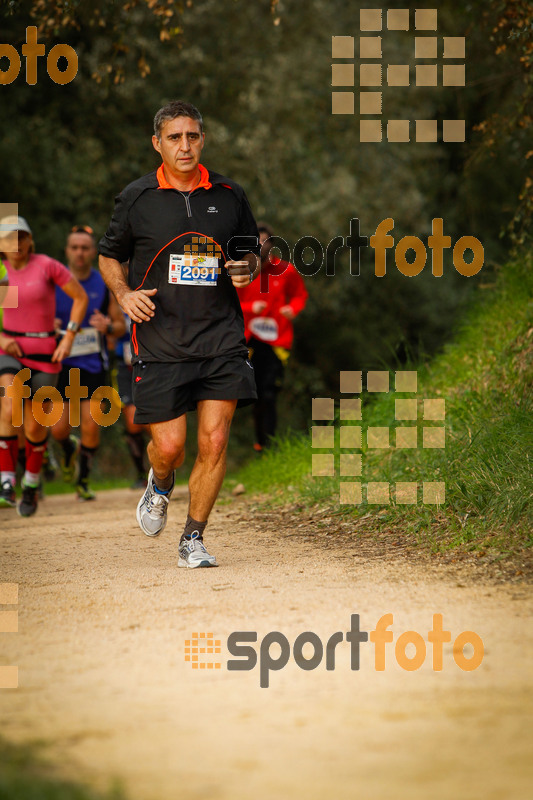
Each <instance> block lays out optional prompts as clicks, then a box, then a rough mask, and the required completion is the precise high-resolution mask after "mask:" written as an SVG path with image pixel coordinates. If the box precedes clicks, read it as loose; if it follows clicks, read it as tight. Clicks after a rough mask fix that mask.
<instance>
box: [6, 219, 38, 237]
mask: <svg viewBox="0 0 533 800" xmlns="http://www.w3.org/2000/svg"><path fill="white" fill-rule="evenodd" d="M12 231H25V233H30V234H31V228H30V226H29V225H28V223H27V222H26V220H25V219H24V217H17V216H16V215H13V216H11V217H4V218H3V219H0V236H4V235H5V234H6V233H11V232H12Z"/></svg>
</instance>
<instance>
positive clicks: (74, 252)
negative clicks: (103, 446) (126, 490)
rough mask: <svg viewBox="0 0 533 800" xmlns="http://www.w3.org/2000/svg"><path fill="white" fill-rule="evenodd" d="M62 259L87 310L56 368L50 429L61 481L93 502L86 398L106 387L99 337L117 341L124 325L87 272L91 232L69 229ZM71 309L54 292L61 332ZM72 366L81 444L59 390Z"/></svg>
mask: <svg viewBox="0 0 533 800" xmlns="http://www.w3.org/2000/svg"><path fill="white" fill-rule="evenodd" d="M65 254H66V257H67V263H68V267H69V269H70V271H71V272H72V274H73V275H74V276H75V277H76V278H77V279H78V280H79V282H80V283H81V285H82V286H83V288H84V289H85V291H86V292H87V295H88V297H89V306H88V308H87V313H86V314H85V317H84V319H83V322H82V326H81V330H80V332H79V333H78V335H77V337H76V339H75V340H74V344H73V346H72V350H71V353H70V357H69V358H66V359H65V360H64V361H63V364H62V370H61V373H60V375H59V381H58V385H57V388H58V390H59V393H60V394H61V396H62V398H63V400H64V407H63V414H62V416H61V419H60V420H59V422H57V423H56V424H55V425H54V426H53V428H52V436H53V437H54V439H55V440H56V441H57V442H58V443H59V444H60V445H61V448H62V451H63V452H62V456H61V460H60V464H61V471H62V473H63V479H64V480H65V481H67V482H69V483H74V482H75V483H76V491H77V494H78V497H79V499H80V500H94V499H95V494H94V492H93V491H92V490H91V488H90V487H89V474H90V470H91V465H92V461H93V458H94V455H95V453H96V450H97V449H98V446H99V444H100V426H99V425H98V423H97V422H95V420H94V419H93V418H92V416H91V413H90V399H91V396H92V394H93V392H94V391H95V390H96V389H98V388H99V387H100V386H107V385H108V383H109V381H108V377H107V372H106V370H107V366H108V364H107V352H106V349H105V340H104V337H105V335H106V334H108V335H111V336H117V337H120V336H122V335H123V334H124V332H125V330H126V326H125V323H124V316H123V314H122V311H121V310H120V308H119V306H118V303H117V302H116V300H115V298H114V297H113V295H110V293H109V290H108V289H107V287H106V285H105V283H104V281H103V278H102V277H101V275H100V273H99V272H97V271H96V270H95V269H93V267H92V263H93V261H94V259H95V257H96V244H95V239H94V235H93V231H92V229H91V228H89V227H88V226H81V225H78V226H75V227H74V228H73V229H72V231H71V232H70V234H69V236H68V238H67V244H66V247H65ZM71 305H72V301H71V299H70V298H69V297H67V295H66V294H65V293H64V292H62V291H61V290H60V289H58V290H57V291H56V317H57V320H56V323H58V324H59V326H60V328H61V329H64V327H65V325H66V323H67V322H68V319H69V316H70V307H71ZM73 367H77V368H78V369H79V370H80V385H81V386H85V387H87V389H88V396H87V398H86V399H84V400H81V403H80V406H81V412H80V413H81V425H80V428H81V443H80V442H79V440H78V439H77V437H75V436H74V435H73V434H72V433H71V425H70V422H69V399H68V397H67V396H66V394H65V388H66V387H67V386H68V385H69V383H70V377H69V371H70V369H72V368H73ZM78 455H79V463H78V465H77V462H78ZM76 466H78V468H77V469H76Z"/></svg>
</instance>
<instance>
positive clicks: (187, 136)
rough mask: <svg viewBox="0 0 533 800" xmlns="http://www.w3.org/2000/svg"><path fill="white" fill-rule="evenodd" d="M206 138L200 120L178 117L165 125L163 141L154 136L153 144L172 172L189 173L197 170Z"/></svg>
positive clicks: (162, 133) (162, 130)
mask: <svg viewBox="0 0 533 800" xmlns="http://www.w3.org/2000/svg"><path fill="white" fill-rule="evenodd" d="M204 139H205V134H204V133H202V132H201V130H200V123H199V122H198V120H196V119H191V118H190V117H176V119H171V120H168V122H165V124H164V125H163V127H162V129H161V141H159V139H158V138H157V136H152V144H153V146H154V148H155V149H156V150H157V152H158V153H159V154H160V156H161V158H162V159H163V164H164V165H165V167H167V168H168V169H169V170H170V171H171V172H172V173H178V174H185V175H187V174H192V173H194V172H196V169H197V167H198V163H199V161H200V154H201V152H202V148H203V146H204Z"/></svg>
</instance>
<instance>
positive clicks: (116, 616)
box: [0, 490, 533, 800]
mask: <svg viewBox="0 0 533 800" xmlns="http://www.w3.org/2000/svg"><path fill="white" fill-rule="evenodd" d="M136 500H137V495H136V494H135V493H133V492H131V491H129V490H117V491H114V492H106V493H101V494H100V496H99V498H98V500H97V502H95V503H90V504H85V505H80V504H77V503H76V502H75V500H74V499H73V497H71V496H68V497H58V496H56V497H50V498H47V499H46V501H45V502H44V503H43V504H42V506H41V508H40V509H39V513H38V515H37V516H36V517H35V518H33V519H31V520H30V521H27V520H22V519H20V518H19V517H15V516H14V514H13V513H12V512H11V511H2V512H0V513H1V516H0V558H1V562H0V582H13V583H18V584H19V633H18V634H1V635H0V664H17V665H18V666H19V677H20V688H19V689H18V690H0V714H1V718H2V733H3V735H5V736H6V737H7V738H9V739H12V740H13V741H27V740H30V739H35V738H45V739H47V740H49V741H51V742H52V745H51V748H50V750H49V755H50V756H51V757H52V758H53V760H54V761H56V762H57V763H58V764H59V765H60V766H61V769H62V771H63V772H64V773H65V774H68V775H70V776H75V777H76V778H83V779H85V780H89V781H91V782H92V783H94V784H95V785H97V786H100V787H107V786H108V785H109V783H110V780H111V779H112V778H113V777H119V778H120V779H121V780H122V781H123V783H124V786H125V788H126V790H127V792H128V797H130V798H132V800H167V798H172V799H173V798H180V799H181V800H189V799H190V800H193V799H194V800H198V799H199V798H206V799H207V798H209V799H210V800H239V798H254V800H271V799H272V798H284V800H285V799H286V798H305V800H319V798H320V800H322V798H325V797H333V798H336V800H348V798H354V797H358V798H363V800H366V798H372V800H392V799H393V800H398V798H399V799H400V800H403V798H406V800H407V798H409V800H427V799H428V798H432V799H433V800H441V798H442V800H450V798H460V799H462V798H465V800H466V799H467V798H468V800H477V799H478V798H479V800H490V799H491V798H494V799H496V798H498V800H501V799H502V798H505V800H515V799H516V800H518V799H519V798H520V800H522V798H524V799H525V798H526V797H530V796H531V794H530V792H531V783H532V780H533V748H532V744H531V705H532V704H531V688H532V677H531V674H532V670H531V664H532V662H533V630H532V626H531V621H530V620H531V611H532V606H533V602H532V593H531V587H530V586H527V585H524V584H520V585H506V584H504V585H500V586H492V585H488V584H484V583H480V582H479V581H477V582H475V583H474V584H472V585H457V583H458V582H457V579H454V578H453V577H452V576H451V575H450V573H447V574H446V575H445V576H444V577H443V576H442V575H441V576H439V575H438V574H437V573H436V571H432V570H431V569H428V568H426V567H424V566H423V565H421V564H413V565H409V563H408V562H406V560H405V559H404V560H401V561H400V560H396V561H395V560H391V559H385V558H380V559H373V558H372V557H371V555H369V554H368V552H365V554H364V555H357V550H353V549H350V550H346V551H345V550H343V549H342V548H341V547H336V548H333V549H324V548H322V547H321V546H320V540H317V542H316V543H315V542H307V541H306V542H303V541H302V540H301V538H300V537H297V536H294V535H292V532H291V531H279V533H277V534H276V533H272V532H265V531H264V528H261V527H260V526H259V524H258V522H257V520H255V519H254V517H253V516H252V517H251V518H250V514H249V513H247V512H246V510H245V507H244V506H243V504H242V501H240V500H235V501H234V502H233V503H231V504H229V505H222V506H220V507H219V509H218V510H217V511H216V512H215V513H214V514H213V516H212V522H211V523H210V525H209V536H208V538H207V539H206V541H207V543H208V544H209V546H210V549H212V550H213V552H215V554H216V555H217V558H218V559H219V563H220V564H221V566H220V567H219V568H218V569H211V570H178V569H177V555H176V543H177V529H178V528H177V525H178V523H179V525H181V523H182V520H183V518H184V514H185V508H186V506H185V498H184V496H183V494H181V495H180V496H178V497H177V498H176V499H175V500H174V499H173V502H172V503H171V509H170V522H169V525H168V526H167V529H166V531H165V532H164V534H163V535H162V536H161V537H160V538H159V539H158V540H150V539H148V538H147V537H146V536H143V535H142V534H141V532H140V531H139V530H138V528H137V525H136V522H135V515H134V512H135V504H136ZM461 583H462V584H464V579H463V580H462V581H461ZM389 612H390V613H392V614H393V615H394V624H393V626H392V630H393V632H394V643H393V644H387V645H386V659H387V660H386V669H385V671H383V672H376V670H375V669H374V645H373V644H371V643H370V642H368V643H365V644H363V645H362V646H361V668H360V670H359V671H352V670H351V669H350V645H349V644H348V643H347V642H343V643H341V644H340V645H338V646H337V651H336V657H337V658H336V669H335V670H334V671H326V669H325V662H324V661H323V662H322V663H321V664H320V665H319V666H318V667H317V668H316V669H315V670H314V671H304V670H302V669H300V668H299V667H298V666H296V664H295V663H294V661H293V659H292V657H291V659H290V661H289V663H288V665H287V666H286V667H285V668H284V669H283V670H281V671H277V672H272V673H271V675H270V686H269V688H260V686H259V669H258V667H256V668H255V669H253V670H251V671H228V670H227V668H226V664H227V660H228V658H231V656H230V655H229V654H228V651H227V649H226V641H227V637H228V636H229V634H230V633H231V632H232V631H242V630H244V631H257V632H258V636H259V642H261V640H262V639H263V637H264V636H265V635H266V634H267V633H268V632H269V631H276V630H277V631H281V632H282V633H283V634H284V635H285V636H286V637H287V639H288V640H289V642H290V643H291V646H292V643H293V642H294V639H295V638H296V636H297V635H298V634H299V633H301V632H303V631H314V632H316V633H317V634H318V635H319V636H320V638H321V640H322V641H323V642H324V644H325V643H326V641H327V640H328V638H329V636H330V635H331V634H333V633H334V632H336V631H344V632H346V631H348V630H349V628H350V615H351V614H359V615H360V620H361V628H362V629H363V630H365V631H372V630H373V629H374V628H375V626H376V623H377V622H378V620H379V618H380V617H381V616H382V615H384V614H386V613H389ZM433 613H441V614H443V617H444V627H445V628H446V629H448V630H451V633H452V643H453V640H454V639H455V637H456V636H457V635H458V634H459V633H461V632H462V631H464V630H471V631H475V632H477V634H479V636H481V638H482V639H483V642H484V646H485V657H484V660H483V663H482V664H481V666H480V667H479V668H478V669H476V670H475V671H471V672H465V671H463V670H461V669H460V668H459V667H458V666H457V665H456V664H455V661H454V659H453V647H452V643H450V644H445V645H444V668H443V670H442V671H441V672H435V671H433V669H432V661H431V647H430V646H429V645H428V651H427V656H426V661H425V662H424V664H423V666H422V667H421V668H420V669H419V670H417V671H413V672H408V671H405V670H404V669H402V668H401V667H400V666H398V664H397V663H396V659H395V642H396V640H397V639H398V636H399V635H400V634H401V633H402V632H403V631H406V630H414V631H417V632H420V633H421V634H422V636H423V637H424V639H426V640H427V632H428V631H429V629H430V628H431V625H432V615H433ZM193 632H213V633H214V634H215V637H217V638H219V639H220V640H221V643H222V654H221V656H220V657H219V658H220V659H221V661H222V668H221V669H214V668H213V669H210V668H207V667H206V668H204V669H197V670H193V669H192V668H191V664H190V663H187V662H185V661H184V643H185V640H190V638H191V634H192V633H193ZM309 647H310V646H309ZM257 648H259V645H257ZM470 652H471V651H470V650H469V649H468V648H466V649H465V655H469V653H470ZM278 653H279V648H276V647H275V646H272V655H273V657H277V654H278ZM407 653H408V655H410V654H411V651H410V650H408V651H407ZM304 655H305V656H306V657H309V656H310V655H311V650H304ZM200 658H202V656H200ZM209 658H212V657H209Z"/></svg>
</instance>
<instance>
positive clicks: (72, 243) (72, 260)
mask: <svg viewBox="0 0 533 800" xmlns="http://www.w3.org/2000/svg"><path fill="white" fill-rule="evenodd" d="M65 254H66V256H67V263H68V265H69V267H70V269H74V270H87V269H89V267H90V266H91V264H92V263H93V261H94V259H95V257H96V247H95V245H94V241H93V238H92V236H90V235H89V234H88V233H71V234H70V236H69V237H68V239H67V245H66V247H65Z"/></svg>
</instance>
